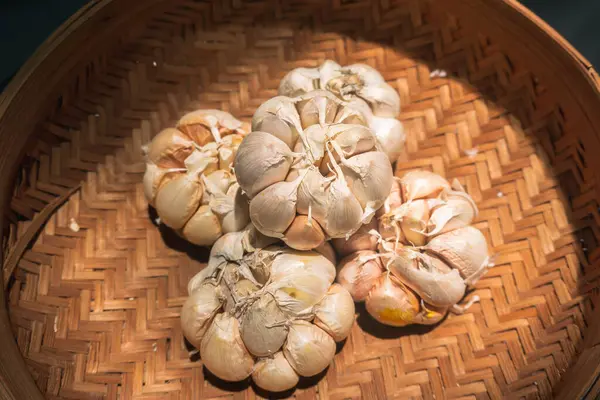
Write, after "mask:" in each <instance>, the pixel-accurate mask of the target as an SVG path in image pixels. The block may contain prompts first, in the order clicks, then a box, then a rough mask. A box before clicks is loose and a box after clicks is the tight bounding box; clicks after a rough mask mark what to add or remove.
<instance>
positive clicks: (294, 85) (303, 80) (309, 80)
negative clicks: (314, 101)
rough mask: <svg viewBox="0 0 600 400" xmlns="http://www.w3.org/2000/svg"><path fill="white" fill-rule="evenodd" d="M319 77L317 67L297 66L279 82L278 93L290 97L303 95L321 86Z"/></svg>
mask: <svg viewBox="0 0 600 400" xmlns="http://www.w3.org/2000/svg"><path fill="white" fill-rule="evenodd" d="M319 78H320V74H319V70H318V69H317V68H302V67H301V68H295V69H293V70H291V71H290V72H288V73H287V74H286V75H285V76H284V77H283V79H282V80H281V82H279V88H278V89H277V93H278V94H279V95H282V96H289V97H296V96H300V95H303V94H305V93H308V92H311V91H313V90H316V89H318V88H319Z"/></svg>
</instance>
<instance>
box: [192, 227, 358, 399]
mask: <svg viewBox="0 0 600 400" xmlns="http://www.w3.org/2000/svg"><path fill="white" fill-rule="evenodd" d="M277 243H280V242H278V241H277V240H276V239H275V240H274V239H271V238H269V237H265V236H263V235H261V234H260V233H259V232H257V231H256V230H254V227H253V226H252V225H249V226H248V227H247V228H246V229H244V230H242V231H240V232H236V233H228V234H226V235H224V236H222V237H221V238H220V239H219V240H217V242H216V243H215V244H214V246H213V247H212V249H211V253H210V259H209V263H208V266H207V267H205V269H203V270H202V271H200V272H199V273H198V274H197V275H196V276H194V278H192V280H191V281H190V282H189V285H188V292H189V297H188V299H187V300H186V302H185V304H184V305H183V308H182V311H181V326H182V331H183V333H184V336H185V337H186V338H187V339H188V341H189V342H190V343H191V344H192V345H193V346H194V347H196V348H197V349H199V350H200V356H201V359H202V360H203V362H204V365H205V367H206V368H207V369H208V370H209V371H211V372H212V373H213V374H214V375H216V376H217V377H219V378H221V379H223V380H226V381H240V380H243V379H246V378H248V377H249V376H252V379H253V380H254V382H255V383H256V384H257V385H258V386H260V387H261V388H263V389H265V390H268V391H275V392H277V391H283V390H288V389H291V388H292V387H294V386H295V385H296V384H297V383H298V380H299V377H300V376H313V375H316V374H318V373H320V372H321V371H323V370H324V369H325V368H327V366H328V365H329V364H330V363H331V361H332V360H333V357H334V355H335V349H336V345H335V342H337V341H341V340H343V339H345V338H346V337H347V336H348V334H349V332H350V329H351V327H352V324H353V322H354V302H353V300H352V297H351V296H350V294H349V293H348V291H347V290H346V289H344V288H343V287H342V286H340V285H338V284H334V283H333V282H334V279H335V272H336V271H335V266H334V264H333V263H332V262H331V261H330V260H329V259H328V258H327V257H325V256H324V255H322V254H320V253H318V252H316V251H304V252H302V251H297V250H293V249H290V248H289V247H287V246H284V245H281V244H277Z"/></svg>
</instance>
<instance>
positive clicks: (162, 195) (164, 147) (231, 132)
mask: <svg viewBox="0 0 600 400" xmlns="http://www.w3.org/2000/svg"><path fill="white" fill-rule="evenodd" d="M247 132H248V128H247V127H246V128H245V127H244V124H243V123H242V122H240V121H238V120H237V119H235V118H234V117H233V116H232V115H231V114H229V113H227V112H224V111H219V110H197V111H193V112H190V113H188V114H185V115H184V116H183V117H182V118H181V119H180V120H179V121H178V122H177V125H176V126H175V127H174V128H167V129H164V130H162V131H161V132H159V133H158V134H157V135H156V136H155V137H154V138H153V139H152V141H151V142H150V143H148V144H147V145H145V146H144V147H143V152H144V155H145V158H146V171H145V174H144V180H143V183H144V193H145V196H146V199H147V200H148V202H149V204H150V205H152V206H153V207H154V208H155V209H156V212H157V214H158V216H159V218H160V221H161V222H162V223H164V224H165V225H166V226H168V227H170V228H172V229H173V230H175V231H176V232H177V233H178V234H179V235H181V236H182V237H184V238H185V239H187V240H188V241H190V242H191V243H193V244H196V245H201V246H210V245H212V244H213V243H214V242H215V241H216V240H217V239H218V238H219V237H221V236H222V235H223V234H224V233H228V232H236V231H239V230H240V229H243V228H244V227H245V226H246V225H247V224H248V221H249V215H248V199H247V198H246V196H245V195H244V194H243V193H242V190H241V189H240V187H239V185H238V184H237V182H236V179H235V174H234V173H233V169H232V166H233V161H234V158H235V154H236V151H237V148H238V146H239V145H240V143H241V142H242V139H243V138H244V135H246V133H247Z"/></svg>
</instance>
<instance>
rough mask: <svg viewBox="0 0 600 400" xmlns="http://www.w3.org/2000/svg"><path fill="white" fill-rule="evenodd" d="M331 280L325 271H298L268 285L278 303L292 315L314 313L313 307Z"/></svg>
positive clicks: (321, 297) (325, 291)
mask: <svg viewBox="0 0 600 400" xmlns="http://www.w3.org/2000/svg"><path fill="white" fill-rule="evenodd" d="M330 285H331V282H330V281H329V279H327V276H326V275H325V274H324V273H319V272H297V273H293V274H291V275H288V276H285V277H283V278H281V279H280V280H276V281H273V282H272V283H270V284H269V285H267V288H268V290H269V291H270V292H271V293H273V294H274V296H275V299H276V300H277V304H278V305H279V307H280V308H281V310H283V311H284V312H285V313H287V314H288V315H290V316H293V317H295V316H302V315H306V314H307V313H312V308H313V307H314V306H315V305H316V304H317V303H318V302H320V301H321V299H323V296H325V294H326V293H327V289H329V286H330Z"/></svg>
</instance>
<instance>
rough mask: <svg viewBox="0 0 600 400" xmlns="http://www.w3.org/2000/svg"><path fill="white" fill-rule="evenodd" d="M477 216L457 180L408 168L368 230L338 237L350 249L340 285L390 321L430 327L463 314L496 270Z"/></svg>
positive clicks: (342, 265)
mask: <svg viewBox="0 0 600 400" xmlns="http://www.w3.org/2000/svg"><path fill="white" fill-rule="evenodd" d="M477 213H478V209H477V206H476V204H475V202H474V201H473V199H472V198H471V197H470V196H469V195H468V194H467V193H466V192H465V190H464V188H463V187H462V185H460V183H459V182H458V181H456V180H455V181H453V182H452V183H449V182H448V181H446V179H444V178H443V177H441V176H440V175H437V174H435V173H432V172H429V171H424V170H414V171H410V172H408V173H406V174H405V175H404V176H403V177H401V178H396V179H395V180H394V181H393V182H392V188H391V191H390V194H389V196H388V197H387V199H386V200H385V202H384V204H383V206H382V207H381V208H379V209H378V210H377V211H376V213H375V217H374V218H373V221H372V223H371V224H369V225H368V227H369V228H370V229H369V230H368V231H366V227H367V225H365V226H364V228H363V230H362V231H358V232H356V233H355V234H354V235H353V236H351V237H350V238H349V239H348V240H346V241H337V242H335V241H334V245H335V244H337V246H336V247H337V248H338V250H339V251H340V252H342V254H345V257H344V258H343V259H342V260H341V262H340V265H339V266H338V275H337V282H338V283H339V284H340V285H342V286H343V287H345V288H346V289H347V290H348V292H349V293H350V295H351V296H352V298H353V299H354V301H365V303H366V304H365V305H366V309H367V312H369V314H371V316H373V318H374V319H376V320H377V321H379V322H381V323H383V324H386V325H391V326H406V325H410V324H422V325H431V324H435V323H437V322H439V321H441V320H442V319H443V318H444V316H445V315H446V314H447V313H448V311H449V310H455V311H457V312H464V311H466V309H468V308H469V307H470V306H471V304H472V302H471V303H468V304H466V305H465V306H460V305H458V303H459V302H460V301H461V300H462V299H463V297H464V296H465V293H466V291H467V290H468V289H469V288H472V287H473V285H474V284H475V283H476V282H477V281H478V280H479V279H480V278H481V277H482V276H483V275H484V274H485V272H486V271H487V270H488V268H490V267H491V262H490V256H489V250H488V245H487V241H486V238H485V236H484V235H483V233H482V232H481V231H480V230H479V229H477V228H475V227H474V226H472V225H471V224H472V222H473V220H474V219H475V218H476V217H477ZM365 231H366V232H365ZM350 249H351V250H350ZM352 250H354V251H352ZM346 254H347V255H346Z"/></svg>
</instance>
